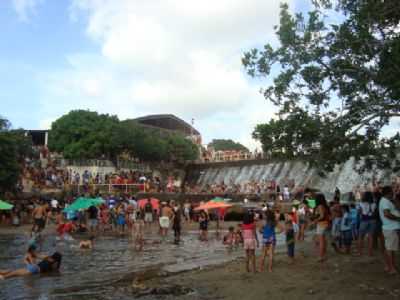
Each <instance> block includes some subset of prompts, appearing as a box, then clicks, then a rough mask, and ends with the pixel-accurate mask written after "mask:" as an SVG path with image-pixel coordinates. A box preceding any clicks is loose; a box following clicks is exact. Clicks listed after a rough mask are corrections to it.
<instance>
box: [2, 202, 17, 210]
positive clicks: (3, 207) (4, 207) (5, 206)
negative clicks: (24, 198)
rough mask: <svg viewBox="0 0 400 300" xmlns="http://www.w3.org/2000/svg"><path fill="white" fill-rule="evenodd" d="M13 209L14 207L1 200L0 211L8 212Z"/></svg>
mask: <svg viewBox="0 0 400 300" xmlns="http://www.w3.org/2000/svg"><path fill="white" fill-rule="evenodd" d="M13 207H14V205H12V204H10V203H7V202H6V201H3V200H0V210H8V209H11V208H13Z"/></svg>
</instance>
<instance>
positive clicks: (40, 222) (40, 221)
mask: <svg viewBox="0 0 400 300" xmlns="http://www.w3.org/2000/svg"><path fill="white" fill-rule="evenodd" d="M34 222H35V225H36V226H37V227H38V228H39V229H44V225H45V221H44V219H42V218H40V219H35V221H34Z"/></svg>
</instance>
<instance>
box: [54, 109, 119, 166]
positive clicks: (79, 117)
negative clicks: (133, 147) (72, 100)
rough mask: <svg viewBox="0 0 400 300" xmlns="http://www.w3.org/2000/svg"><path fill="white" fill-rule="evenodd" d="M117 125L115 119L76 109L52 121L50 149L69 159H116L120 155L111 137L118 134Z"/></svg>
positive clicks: (116, 119) (117, 121)
mask: <svg viewBox="0 0 400 300" xmlns="http://www.w3.org/2000/svg"><path fill="white" fill-rule="evenodd" d="M118 125H119V120H118V118H117V117H115V116H109V115H105V114H98V113H97V112H91V111H86V110H73V111H71V112H69V113H68V114H66V115H64V116H62V117H61V118H59V119H58V120H56V121H55V122H53V124H52V125H51V130H50V132H49V145H48V146H49V149H50V150H51V151H55V152H58V153H62V154H63V155H64V157H65V158H68V159H76V158H88V159H92V158H101V157H105V158H108V159H114V158H115V157H116V155H117V154H118V152H117V146H116V145H114V144H112V143H111V141H112V139H111V137H112V136H113V135H115V134H116V133H117V129H118Z"/></svg>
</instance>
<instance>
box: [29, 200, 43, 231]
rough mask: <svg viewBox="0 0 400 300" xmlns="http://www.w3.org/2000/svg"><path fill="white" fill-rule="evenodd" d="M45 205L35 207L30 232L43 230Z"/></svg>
mask: <svg viewBox="0 0 400 300" xmlns="http://www.w3.org/2000/svg"><path fill="white" fill-rule="evenodd" d="M46 214H47V204H42V205H39V206H37V207H36V208H35V209H34V210H33V212H32V217H33V227H32V231H37V232H40V231H42V230H43V229H44V226H45V224H46Z"/></svg>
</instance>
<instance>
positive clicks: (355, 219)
mask: <svg viewBox="0 0 400 300" xmlns="http://www.w3.org/2000/svg"><path fill="white" fill-rule="evenodd" d="M350 219H351V231H352V236H353V240H354V241H356V240H357V239H358V228H359V226H360V215H359V213H358V209H357V208H356V205H355V204H354V203H352V204H350Z"/></svg>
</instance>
